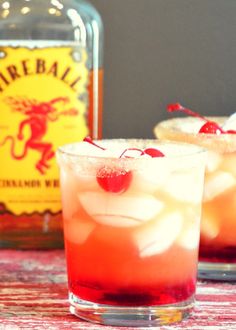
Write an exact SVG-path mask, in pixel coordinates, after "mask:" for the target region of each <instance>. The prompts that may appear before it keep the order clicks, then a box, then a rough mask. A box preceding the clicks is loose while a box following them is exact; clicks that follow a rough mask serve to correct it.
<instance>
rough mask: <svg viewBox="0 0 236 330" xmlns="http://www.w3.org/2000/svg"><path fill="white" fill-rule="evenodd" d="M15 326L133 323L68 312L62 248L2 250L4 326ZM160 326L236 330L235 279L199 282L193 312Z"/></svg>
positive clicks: (97, 328) (81, 327)
mask: <svg viewBox="0 0 236 330" xmlns="http://www.w3.org/2000/svg"><path fill="white" fill-rule="evenodd" d="M15 329H16V330H18V329H20V330H21V329H35V330H36V329H39V330H41V329H47V330H48V329H49V330H54V329H55V330H57V329H60V330H70V329H71V330H73V329H77V330H85V329H88V330H90V329H94V330H101V329H106V330H114V329H122V330H124V329H133V328H121V327H109V326H106V327H104V326H101V325H94V324H91V323H87V322H84V321H82V320H80V319H78V318H76V317H74V316H73V315H70V313H69V311H68V301H67V284H66V268H65V258H64V252H63V251H61V250H56V251H13V250H1V251H0V330H15ZM139 329H143V330H144V329H145V328H139ZM149 329H150V328H149ZM158 329H163V330H175V329H191V330H203V329H205V330H217V329H222V330H236V283H220V282H199V283H198V289H197V303H196V308H195V311H194V313H193V315H192V316H191V317H190V318H189V319H188V320H185V321H183V322H182V323H180V324H176V325H172V326H163V327H159V328H158Z"/></svg>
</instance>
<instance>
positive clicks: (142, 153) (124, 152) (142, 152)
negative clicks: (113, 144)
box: [119, 148, 145, 158]
mask: <svg viewBox="0 0 236 330" xmlns="http://www.w3.org/2000/svg"><path fill="white" fill-rule="evenodd" d="M130 150H131V151H139V152H140V156H142V155H144V154H145V152H144V151H143V150H142V149H138V148H127V149H125V150H124V151H123V152H122V154H121V155H120V157H119V158H122V157H123V156H124V155H125V154H126V152H127V151H130ZM128 157H129V156H128ZM129 158H132V157H129Z"/></svg>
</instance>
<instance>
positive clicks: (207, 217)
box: [201, 212, 220, 240]
mask: <svg viewBox="0 0 236 330" xmlns="http://www.w3.org/2000/svg"><path fill="white" fill-rule="evenodd" d="M219 232H220V227H219V224H218V220H217V218H215V216H214V214H212V213H211V212H204V213H203V215H202V221H201V235H202V237H203V238H204V239H208V240H212V239H214V238H216V237H217V236H218V234H219Z"/></svg>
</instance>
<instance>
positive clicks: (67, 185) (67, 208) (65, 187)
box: [60, 168, 80, 218]
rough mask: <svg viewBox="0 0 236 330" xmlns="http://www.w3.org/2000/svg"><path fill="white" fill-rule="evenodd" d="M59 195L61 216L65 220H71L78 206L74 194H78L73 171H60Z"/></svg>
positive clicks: (76, 181)
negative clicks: (61, 205)
mask: <svg viewBox="0 0 236 330" xmlns="http://www.w3.org/2000/svg"><path fill="white" fill-rule="evenodd" d="M60 183H61V195H62V202H63V215H64V217H65V218H71V217H72V215H73V214H74V213H76V212H77V211H78V210H79V208H80V205H79V203H78V199H77V198H76V194H77V192H78V189H79V186H78V180H77V179H76V176H75V175H74V173H73V171H71V170H69V169H63V168H62V169H61V171H60Z"/></svg>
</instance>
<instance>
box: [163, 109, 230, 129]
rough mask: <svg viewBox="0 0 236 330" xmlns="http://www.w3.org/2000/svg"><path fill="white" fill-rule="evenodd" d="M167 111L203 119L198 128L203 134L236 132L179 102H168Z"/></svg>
mask: <svg viewBox="0 0 236 330" xmlns="http://www.w3.org/2000/svg"><path fill="white" fill-rule="evenodd" d="M167 111H168V112H176V111H179V112H184V113H186V114H188V115H190V116H193V117H197V118H200V119H202V120H204V121H205V124H204V125H203V126H202V127H201V128H200V130H199V133H204V134H216V135H219V134H236V131H234V130H227V131H225V130H223V128H222V127H220V126H219V125H218V124H217V123H216V122H214V121H211V120H208V119H207V118H206V117H204V116H202V115H200V114H198V113H196V112H194V111H192V110H190V109H187V108H185V107H183V106H182V105H181V104H180V103H174V104H169V105H168V106H167Z"/></svg>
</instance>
